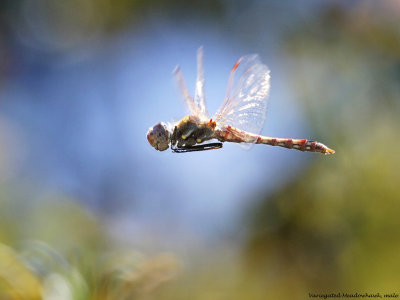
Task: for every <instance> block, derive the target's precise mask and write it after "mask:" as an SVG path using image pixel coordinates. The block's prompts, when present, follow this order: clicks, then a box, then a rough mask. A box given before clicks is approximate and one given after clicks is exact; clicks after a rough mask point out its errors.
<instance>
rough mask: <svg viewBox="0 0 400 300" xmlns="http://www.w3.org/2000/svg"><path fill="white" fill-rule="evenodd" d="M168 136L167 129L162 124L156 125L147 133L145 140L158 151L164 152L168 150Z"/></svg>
mask: <svg viewBox="0 0 400 300" xmlns="http://www.w3.org/2000/svg"><path fill="white" fill-rule="evenodd" d="M170 136H171V134H170V132H169V130H168V127H167V125H166V124H165V123H163V122H160V123H157V124H156V125H154V127H153V128H150V129H149V131H147V140H148V141H149V143H150V145H151V146H152V147H154V148H155V149H156V150H158V151H164V150H167V149H168V148H169V142H170V140H171V139H170Z"/></svg>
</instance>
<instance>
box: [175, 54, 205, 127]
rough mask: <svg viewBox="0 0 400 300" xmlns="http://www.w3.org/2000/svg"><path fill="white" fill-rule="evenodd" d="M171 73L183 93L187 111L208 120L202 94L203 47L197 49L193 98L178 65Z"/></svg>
mask: <svg viewBox="0 0 400 300" xmlns="http://www.w3.org/2000/svg"><path fill="white" fill-rule="evenodd" d="M173 74H174V77H175V80H176V81H177V83H178V87H179V89H180V91H181V93H182V95H183V99H184V100H185V103H186V105H187V107H188V109H189V113H190V114H191V115H193V116H198V117H199V118H200V119H202V120H209V116H208V112H207V107H206V100H205V95H204V69H203V47H200V48H199V49H198V51H197V80H196V89H195V95H194V100H193V99H192V97H191V96H190V94H189V92H188V90H187V87H186V83H185V80H184V78H183V74H182V71H181V69H180V67H179V66H177V67H176V68H175V70H174V72H173Z"/></svg>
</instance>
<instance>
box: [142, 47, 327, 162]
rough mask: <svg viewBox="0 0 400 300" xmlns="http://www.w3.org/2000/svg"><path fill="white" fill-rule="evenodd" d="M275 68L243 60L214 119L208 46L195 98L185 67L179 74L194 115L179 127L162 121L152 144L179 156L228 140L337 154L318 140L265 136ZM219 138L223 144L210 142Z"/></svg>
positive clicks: (251, 57)
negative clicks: (207, 86) (207, 83)
mask: <svg viewBox="0 0 400 300" xmlns="http://www.w3.org/2000/svg"><path fill="white" fill-rule="evenodd" d="M269 72H270V71H269V69H268V67H267V66H266V65H264V64H262V63H261V62H260V60H259V58H258V55H247V56H243V57H241V58H240V59H239V60H238V61H237V62H236V63H235V65H234V66H233V69H232V71H231V73H230V75H229V79H228V85H227V90H226V96H225V99H224V102H223V103H222V106H221V107H220V109H219V110H218V111H217V113H216V114H215V115H214V117H213V118H212V119H210V117H209V115H208V112H207V107H206V100H205V95H204V70H203V48H202V47H201V48H200V49H199V50H198V52H197V81H196V89H195V94H194V99H192V98H191V97H190V95H189V93H188V91H187V88H186V85H185V82H184V79H183V75H182V72H181V70H180V69H179V67H177V68H176V69H175V71H174V76H175V78H176V80H177V82H178V84H179V87H180V89H181V91H182V94H183V97H184V100H185V102H186V104H187V106H188V108H189V112H190V115H188V116H186V117H184V118H183V119H182V120H180V121H179V122H177V123H175V124H168V125H167V124H165V123H163V122H160V123H157V124H156V125H155V126H154V127H153V128H150V129H149V131H148V132H147V140H148V141H149V143H150V145H151V146H153V147H154V148H155V149H156V150H159V151H164V150H166V149H168V148H169V147H170V146H171V149H172V151H173V152H176V153H183V152H192V151H203V150H212V149H219V148H222V143H223V142H233V143H241V145H244V146H245V147H246V146H249V145H252V144H266V145H271V146H280V147H285V148H289V149H296V150H300V151H309V152H319V153H323V154H333V153H335V151H334V150H332V149H329V148H328V147H327V146H325V145H324V144H322V143H319V142H317V141H309V140H306V139H292V138H274V137H267V136H261V135H259V133H260V132H261V130H262V128H263V126H264V121H265V118H266V112H267V98H268V93H269V88H270V83H269V81H270V75H269ZM212 139H216V140H218V141H219V142H215V143H204V142H207V141H210V140H212Z"/></svg>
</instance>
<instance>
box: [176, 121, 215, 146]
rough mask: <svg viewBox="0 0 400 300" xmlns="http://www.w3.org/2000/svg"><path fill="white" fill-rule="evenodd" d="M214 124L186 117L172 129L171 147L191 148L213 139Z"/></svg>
mask: <svg viewBox="0 0 400 300" xmlns="http://www.w3.org/2000/svg"><path fill="white" fill-rule="evenodd" d="M215 126H216V124H215V122H213V121H209V122H207V121H201V120H200V119H199V118H198V117H197V116H186V117H185V118H183V119H182V120H181V121H180V122H179V123H178V124H177V125H176V126H175V128H174V130H173V133H172V136H171V145H172V146H173V147H175V146H176V147H178V148H182V147H191V146H194V145H196V144H200V143H203V142H205V141H208V140H210V139H213V138H214V129H215Z"/></svg>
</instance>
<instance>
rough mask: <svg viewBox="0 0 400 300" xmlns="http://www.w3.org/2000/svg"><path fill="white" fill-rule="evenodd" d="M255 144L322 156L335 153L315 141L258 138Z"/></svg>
mask: <svg viewBox="0 0 400 300" xmlns="http://www.w3.org/2000/svg"><path fill="white" fill-rule="evenodd" d="M255 143H256V144H266V145H271V146H279V147H284V148H288V149H296V150H300V151H309V152H319V153H323V154H333V153H335V150H332V149H330V148H328V147H327V146H325V145H324V144H322V143H319V142H317V141H309V140H306V139H290V138H271V137H264V136H259V137H258V138H257V141H256V142H255Z"/></svg>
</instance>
